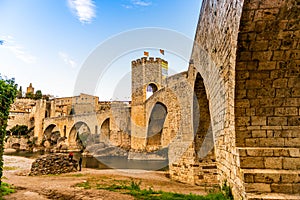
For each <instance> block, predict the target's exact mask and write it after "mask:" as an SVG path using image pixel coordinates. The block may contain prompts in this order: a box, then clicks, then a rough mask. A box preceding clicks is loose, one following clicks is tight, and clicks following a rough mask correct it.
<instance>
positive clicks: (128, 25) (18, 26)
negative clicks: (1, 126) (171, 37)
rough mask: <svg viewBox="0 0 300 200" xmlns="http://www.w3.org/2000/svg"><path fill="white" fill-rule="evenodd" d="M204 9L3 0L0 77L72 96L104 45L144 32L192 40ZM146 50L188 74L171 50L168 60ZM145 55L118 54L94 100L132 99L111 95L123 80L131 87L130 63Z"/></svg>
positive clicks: (161, 0)
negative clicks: (167, 32) (155, 31)
mask: <svg viewBox="0 0 300 200" xmlns="http://www.w3.org/2000/svg"><path fill="white" fill-rule="evenodd" d="M200 6H201V1H200V0H93V1H92V0H56V1H54V0H0V41H3V43H0V60H1V62H0V73H1V74H2V75H5V76H7V77H14V78H15V79H16V82H17V83H18V84H19V85H22V87H23V91H24V90H25V88H26V87H27V86H28V85H29V83H30V82H32V83H33V86H34V87H35V89H40V90H42V92H43V93H45V94H53V95H55V96H60V97H62V96H71V95H73V94H74V93H73V91H74V84H75V82H76V78H77V76H78V73H79V72H80V69H81V66H82V64H83V63H84V62H85V60H86V59H87V58H88V56H89V55H90V53H91V52H93V50H95V49H96V47H98V46H99V45H101V43H103V42H105V41H106V40H108V39H109V38H113V37H114V36H115V35H118V34H120V33H122V32H125V31H128V30H132V29H141V28H145V27H158V28H163V29H170V30H174V31H176V32H180V33H182V34H184V35H186V36H187V37H188V38H191V39H193V38H194V34H195V29H196V25H197V22H198V17H199V11H200ZM141 37H142V36H141ZM148 39H149V38H145V40H148ZM174 42H176V41H174ZM120 45H122V44H120ZM114 48H117V47H114ZM189 49H191V47H190V48H189ZM144 50H147V51H149V52H150V56H154V57H157V56H160V57H163V58H164V59H166V60H168V61H169V66H170V71H171V73H170V74H172V73H176V72H179V71H183V70H186V69H187V62H186V61H185V60H183V59H181V58H180V57H179V56H176V55H173V54H172V53H170V52H171V51H168V49H166V53H165V55H164V56H162V55H160V54H159V51H158V50H156V49H147V48H145V49H144ZM142 56H143V49H139V50H135V51H131V52H128V53H127V54H126V55H120V57H118V58H117V59H116V60H114V61H113V63H112V64H111V65H110V66H109V69H107V70H106V73H105V74H104V75H103V76H102V77H101V78H100V80H99V82H98V83H97V84H98V87H97V88H98V89H97V91H95V93H94V95H97V96H99V97H100V99H102V100H110V99H119V100H128V98H129V96H130V95H129V94H123V93H122V94H120V95H121V96H119V97H115V96H114V95H113V93H114V91H115V87H116V85H120V81H119V80H121V79H122V80H127V82H126V81H125V82H124V84H125V83H126V84H127V85H128V84H129V85H128V87H127V88H129V87H130V83H128V80H129V79H130V61H131V60H133V59H137V58H139V57H142ZM129 91H130V90H128V91H127V93H128V92H129ZM125 93H126V92H125Z"/></svg>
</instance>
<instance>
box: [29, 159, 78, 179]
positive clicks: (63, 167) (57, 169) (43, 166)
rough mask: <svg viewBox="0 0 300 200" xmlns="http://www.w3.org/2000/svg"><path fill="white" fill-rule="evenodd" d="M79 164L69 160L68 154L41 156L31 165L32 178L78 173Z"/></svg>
mask: <svg viewBox="0 0 300 200" xmlns="http://www.w3.org/2000/svg"><path fill="white" fill-rule="evenodd" d="M77 167H78V163H77V161H76V160H74V159H72V160H69V158H68V155H67V154H49V155H44V156H40V157H39V158H37V159H36V160H35V161H34V162H33V163H32V165H31V169H30V173H29V175H30V176H36V175H46V174H62V173H69V172H76V171H77Z"/></svg>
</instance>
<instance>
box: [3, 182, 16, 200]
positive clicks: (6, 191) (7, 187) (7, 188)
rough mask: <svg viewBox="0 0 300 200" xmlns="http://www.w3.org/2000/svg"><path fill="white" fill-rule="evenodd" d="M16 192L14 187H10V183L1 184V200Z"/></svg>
mask: <svg viewBox="0 0 300 200" xmlns="http://www.w3.org/2000/svg"><path fill="white" fill-rule="evenodd" d="M14 192H15V189H14V187H13V186H11V185H9V184H8V183H4V182H2V183H1V186H0V194H1V195H0V199H2V196H5V195H8V194H11V193H14Z"/></svg>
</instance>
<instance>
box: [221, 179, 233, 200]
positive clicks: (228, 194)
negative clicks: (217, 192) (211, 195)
mask: <svg viewBox="0 0 300 200" xmlns="http://www.w3.org/2000/svg"><path fill="white" fill-rule="evenodd" d="M221 190H222V192H223V194H224V195H225V196H226V197H227V198H228V199H230V200H233V194H232V191H231V188H230V186H228V185H227V181H225V182H224V184H223V186H222V188H221Z"/></svg>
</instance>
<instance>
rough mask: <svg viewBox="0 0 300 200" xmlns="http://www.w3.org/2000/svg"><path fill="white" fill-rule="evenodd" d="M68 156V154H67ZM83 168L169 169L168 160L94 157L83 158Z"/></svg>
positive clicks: (36, 154)
mask: <svg viewBox="0 0 300 200" xmlns="http://www.w3.org/2000/svg"><path fill="white" fill-rule="evenodd" d="M44 154H49V153H48V152H47V153H43V152H26V151H19V152H13V153H4V155H13V156H22V157H27V158H37V157H39V156H41V155H44ZM66 154H68V153H66ZM79 157H80V153H74V159H76V160H78V159H79ZM82 166H83V167H86V168H93V169H143V170H153V171H157V170H166V169H168V160H163V161H160V160H157V161H156V160H129V159H127V157H97V158H95V157H92V156H88V157H86V156H83V157H82Z"/></svg>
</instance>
